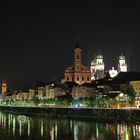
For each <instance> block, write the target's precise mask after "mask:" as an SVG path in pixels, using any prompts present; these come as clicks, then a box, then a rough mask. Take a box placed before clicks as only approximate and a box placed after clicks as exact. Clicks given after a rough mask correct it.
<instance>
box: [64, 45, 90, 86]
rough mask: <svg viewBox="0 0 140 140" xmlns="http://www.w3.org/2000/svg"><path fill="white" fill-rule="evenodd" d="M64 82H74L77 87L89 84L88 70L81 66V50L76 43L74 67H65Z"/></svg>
mask: <svg viewBox="0 0 140 140" xmlns="http://www.w3.org/2000/svg"><path fill="white" fill-rule="evenodd" d="M64 81H65V82H76V83H77V84H79V85H82V84H83V83H90V82H91V72H90V69H89V68H87V67H86V66H84V65H83V64H82V49H81V48H80V47H79V43H77V45H76V47H75V49H74V65H72V66H70V67H67V68H66V69H65V71H64Z"/></svg>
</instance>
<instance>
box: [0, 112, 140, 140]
mask: <svg viewBox="0 0 140 140" xmlns="http://www.w3.org/2000/svg"><path fill="white" fill-rule="evenodd" d="M0 140H140V124H131V125H130V124H126V123H98V122H95V121H81V120H79V121H77V120H67V119H49V118H47V117H43V116H37V115H32V116H25V115H15V114H11V113H4V112H0Z"/></svg>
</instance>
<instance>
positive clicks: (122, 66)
mask: <svg viewBox="0 0 140 140" xmlns="http://www.w3.org/2000/svg"><path fill="white" fill-rule="evenodd" d="M118 72H127V63H126V60H125V56H124V55H123V54H121V55H120V56H119V64H118Z"/></svg>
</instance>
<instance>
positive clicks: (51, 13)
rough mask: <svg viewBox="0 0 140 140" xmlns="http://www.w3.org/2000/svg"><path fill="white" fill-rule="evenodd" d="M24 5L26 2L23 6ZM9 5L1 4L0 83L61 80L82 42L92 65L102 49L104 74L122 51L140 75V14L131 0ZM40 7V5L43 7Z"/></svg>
mask: <svg viewBox="0 0 140 140" xmlns="http://www.w3.org/2000/svg"><path fill="white" fill-rule="evenodd" d="M22 2H23V3H22ZM22 2H21V1H20V2H19V3H17V2H14V1H11V2H9V3H8V2H7V1H6V2H5V3H1V4H0V81H2V80H3V79H6V81H7V83H8V86H9V88H23V87H30V86H32V85H33V84H34V83H35V82H37V81H50V80H52V79H56V80H57V81H60V80H61V79H62V78H63V72H64V68H65V67H67V66H69V65H71V64H72V62H73V48H74V46H75V44H76V41H77V40H79V42H80V46H81V48H82V49H83V62H84V64H85V65H87V66H89V65H90V62H91V60H92V59H93V58H94V55H95V54H96V53H97V52H98V51H99V50H100V51H101V53H102V54H103V56H104V61H105V66H106V69H108V68H111V67H112V66H115V68H117V63H118V56H119V54H120V53H121V52H124V53H125V55H126V57H127V62H128V65H129V67H130V58H131V57H132V62H133V63H132V64H133V71H140V63H139V60H140V47H139V46H140V20H139V19H140V14H139V12H140V10H139V6H140V5H139V4H138V3H134V2H133V1H129V0H128V1H127V2H122V1H108V2H107V1H105V0H104V1H103V2H102V1H101V0H98V1H94V0H93V1H92V3H90V2H88V1H84V2H83V3H82V2H81V1H78V2H76V1H74V2H73V1H66V0H65V1H59V0H57V1H52V2H51V3H50V2H49V3H47V2H46V3H43V2H40V1H38V2H35V1H33V2H29V1H28V3H25V2H24V1H22ZM39 2H40V3H39Z"/></svg>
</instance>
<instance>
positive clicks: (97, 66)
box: [90, 53, 105, 81]
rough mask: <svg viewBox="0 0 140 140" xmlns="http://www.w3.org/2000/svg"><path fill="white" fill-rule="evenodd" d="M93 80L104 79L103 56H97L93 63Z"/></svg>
mask: <svg viewBox="0 0 140 140" xmlns="http://www.w3.org/2000/svg"><path fill="white" fill-rule="evenodd" d="M90 68H91V80H92V81H93V80H97V79H101V78H104V76H105V74H104V61H103V56H102V55H101V54H100V53H99V54H98V55H96V56H95V58H94V60H92V61H91V67H90Z"/></svg>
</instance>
